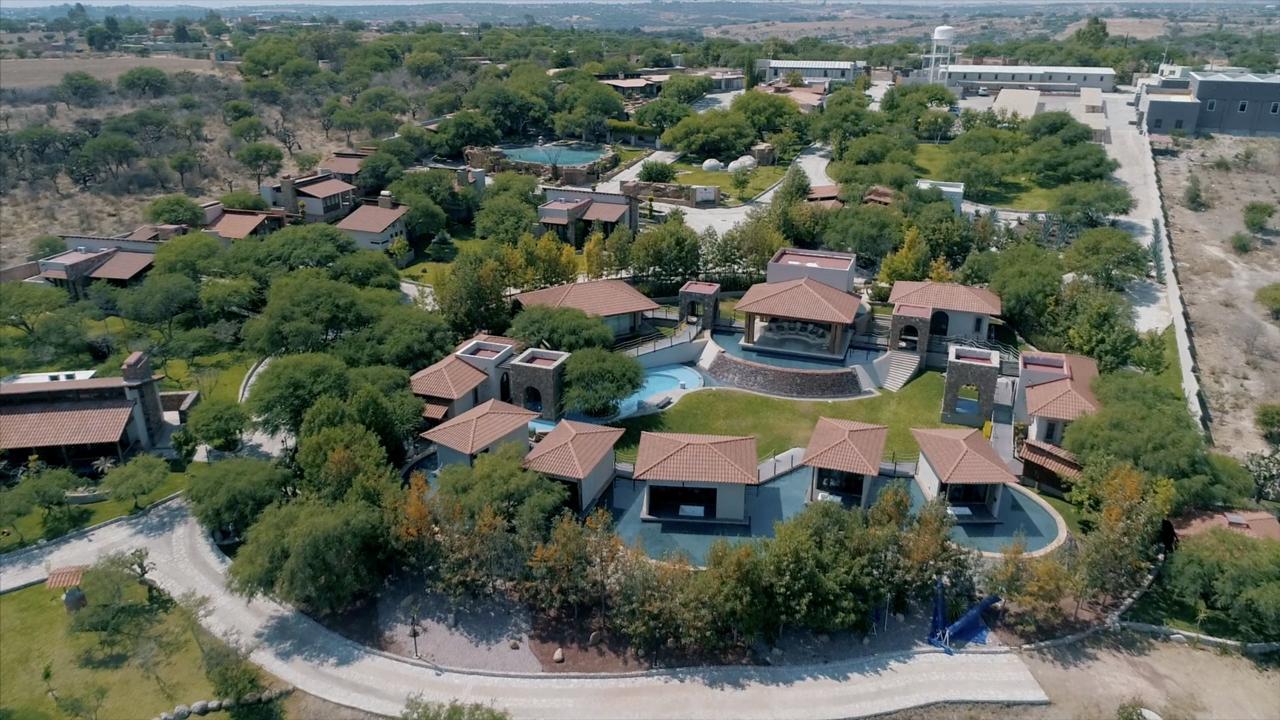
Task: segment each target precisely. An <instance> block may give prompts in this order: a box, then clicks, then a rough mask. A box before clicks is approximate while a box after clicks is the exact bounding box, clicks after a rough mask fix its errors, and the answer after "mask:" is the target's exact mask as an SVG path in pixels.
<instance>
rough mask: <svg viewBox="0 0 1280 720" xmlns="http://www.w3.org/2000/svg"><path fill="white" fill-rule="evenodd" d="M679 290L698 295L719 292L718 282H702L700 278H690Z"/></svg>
mask: <svg viewBox="0 0 1280 720" xmlns="http://www.w3.org/2000/svg"><path fill="white" fill-rule="evenodd" d="M680 292H691V293H697V294H699V295H711V294H713V293H718V292H720V283H713V282H702V281H700V280H690V281H689V282H687V283H685V284H684V285H682V286H680Z"/></svg>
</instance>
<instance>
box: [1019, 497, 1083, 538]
mask: <svg viewBox="0 0 1280 720" xmlns="http://www.w3.org/2000/svg"><path fill="white" fill-rule="evenodd" d="M1027 489H1028V490H1031V491H1032V492H1034V493H1035V494H1036V495H1039V496H1040V499H1041V500H1044V501H1045V502H1047V503H1049V505H1050V506H1051V507H1052V508H1053V509H1054V510H1057V511H1058V514H1059V515H1061V516H1062V520H1063V522H1065V523H1066V524H1067V529H1068V530H1070V531H1071V534H1072V535H1075V536H1076V537H1079V536H1080V535H1081V534H1082V533H1081V532H1080V510H1079V508H1077V507H1076V506H1075V505H1072V504H1071V503H1069V502H1067V501H1066V500H1062V499H1060V498H1056V497H1054V496H1052V495H1046V494H1045V493H1042V492H1040V491H1039V490H1036V489H1035V488H1027Z"/></svg>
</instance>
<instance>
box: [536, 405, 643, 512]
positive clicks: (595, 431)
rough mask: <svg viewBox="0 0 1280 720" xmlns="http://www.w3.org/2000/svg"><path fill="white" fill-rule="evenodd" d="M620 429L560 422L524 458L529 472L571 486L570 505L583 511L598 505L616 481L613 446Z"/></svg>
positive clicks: (569, 421)
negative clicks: (610, 485) (614, 476)
mask: <svg viewBox="0 0 1280 720" xmlns="http://www.w3.org/2000/svg"><path fill="white" fill-rule="evenodd" d="M623 432H624V431H623V430H622V429H621V428H613V427H608V426H605V425H593V424H591V423H584V422H575V421H572V420H561V421H560V422H559V423H558V424H557V425H556V426H555V428H554V429H552V431H551V432H549V433H547V436H546V437H544V438H542V440H540V441H539V442H538V444H536V445H534V446H533V450H531V451H529V454H528V455H527V456H526V457H525V459H524V466H525V468H526V469H528V470H533V471H534V472H538V473H542V474H543V475H546V476H547V477H549V478H551V479H553V480H558V481H560V482H562V483H564V484H566V485H567V486H568V487H569V491H570V505H571V506H572V507H573V509H574V511H576V512H582V511H584V510H587V509H590V508H591V506H592V505H594V504H595V503H596V500H598V499H599V498H600V495H601V493H603V492H604V491H605V490H606V489H607V488H608V487H609V483H610V482H611V481H612V480H613V473H614V452H613V446H614V445H616V444H617V442H618V440H619V439H620V438H621V437H622V434H623Z"/></svg>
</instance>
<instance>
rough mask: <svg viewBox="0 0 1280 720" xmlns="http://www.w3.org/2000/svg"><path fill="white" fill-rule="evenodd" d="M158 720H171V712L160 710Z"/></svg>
mask: <svg viewBox="0 0 1280 720" xmlns="http://www.w3.org/2000/svg"><path fill="white" fill-rule="evenodd" d="M160 720H173V714H172V713H167V712H162V713H160Z"/></svg>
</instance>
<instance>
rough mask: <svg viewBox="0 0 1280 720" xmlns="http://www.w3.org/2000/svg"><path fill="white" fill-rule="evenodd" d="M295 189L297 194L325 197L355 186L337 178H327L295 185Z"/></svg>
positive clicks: (347, 190) (352, 188) (353, 188)
mask: <svg viewBox="0 0 1280 720" xmlns="http://www.w3.org/2000/svg"><path fill="white" fill-rule="evenodd" d="M295 189H296V190H297V193H298V194H299V195H309V196H311V197H315V198H327V197H330V196H332V195H339V194H341V193H344V192H353V191H354V190H355V189H356V187H355V186H354V185H352V184H350V183H344V182H342V181H341V180H339V179H337V178H328V179H326V180H321V181H320V182H313V183H308V184H306V185H297V186H296V187H295Z"/></svg>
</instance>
